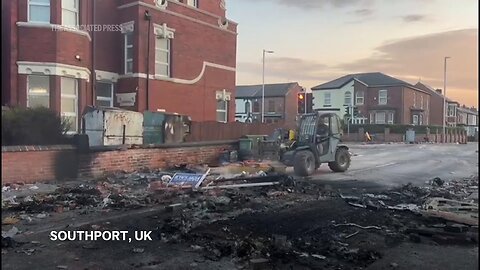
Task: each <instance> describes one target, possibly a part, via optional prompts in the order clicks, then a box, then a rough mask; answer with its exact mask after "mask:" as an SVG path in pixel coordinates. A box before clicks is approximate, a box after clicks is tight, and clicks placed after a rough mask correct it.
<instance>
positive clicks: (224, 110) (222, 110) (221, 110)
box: [215, 99, 228, 123]
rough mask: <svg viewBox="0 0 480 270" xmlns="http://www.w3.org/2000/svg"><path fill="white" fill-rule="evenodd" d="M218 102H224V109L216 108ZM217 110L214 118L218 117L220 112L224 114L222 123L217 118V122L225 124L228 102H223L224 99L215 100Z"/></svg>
mask: <svg viewBox="0 0 480 270" xmlns="http://www.w3.org/2000/svg"><path fill="white" fill-rule="evenodd" d="M218 102H225V109H219V108H218ZM216 105H217V110H216V114H215V118H217V117H218V115H217V114H218V113H219V112H221V113H225V119H224V121H221V120H219V119H218V118H217V122H221V123H227V122H228V100H224V99H217V104H216Z"/></svg>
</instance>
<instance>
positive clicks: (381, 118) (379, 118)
mask: <svg viewBox="0 0 480 270" xmlns="http://www.w3.org/2000/svg"><path fill="white" fill-rule="evenodd" d="M375 124H385V112H377V113H375Z"/></svg>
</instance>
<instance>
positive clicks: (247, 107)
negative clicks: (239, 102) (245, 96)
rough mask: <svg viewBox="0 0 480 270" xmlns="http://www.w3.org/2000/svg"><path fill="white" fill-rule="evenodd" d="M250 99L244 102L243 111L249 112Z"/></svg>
mask: <svg viewBox="0 0 480 270" xmlns="http://www.w3.org/2000/svg"><path fill="white" fill-rule="evenodd" d="M250 107H251V104H250V101H247V102H245V113H250Z"/></svg>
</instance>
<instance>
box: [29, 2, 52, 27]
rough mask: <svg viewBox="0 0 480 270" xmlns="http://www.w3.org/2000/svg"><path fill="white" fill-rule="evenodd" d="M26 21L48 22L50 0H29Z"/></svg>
mask: <svg viewBox="0 0 480 270" xmlns="http://www.w3.org/2000/svg"><path fill="white" fill-rule="evenodd" d="M28 21H29V22H42V23H50V0H29V1H28Z"/></svg>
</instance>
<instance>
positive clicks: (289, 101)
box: [235, 82, 304, 127]
mask: <svg viewBox="0 0 480 270" xmlns="http://www.w3.org/2000/svg"><path fill="white" fill-rule="evenodd" d="M303 91H304V88H303V87H302V86H300V85H299V84H298V83H297V82H292V83H275V84H265V100H264V102H263V103H264V104H265V109H264V110H263V111H264V121H265V123H278V122H280V121H284V122H285V124H286V125H287V126H289V127H294V126H295V124H296V121H295V118H296V116H297V114H298V100H297V97H298V94H299V93H301V92H303ZM262 97H263V93H262V85H261V84H257V85H239V86H237V90H236V96H235V98H236V102H235V104H236V108H237V109H236V119H237V121H239V122H247V123H248V122H250V123H252V122H253V123H259V122H261V121H262Z"/></svg>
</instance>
